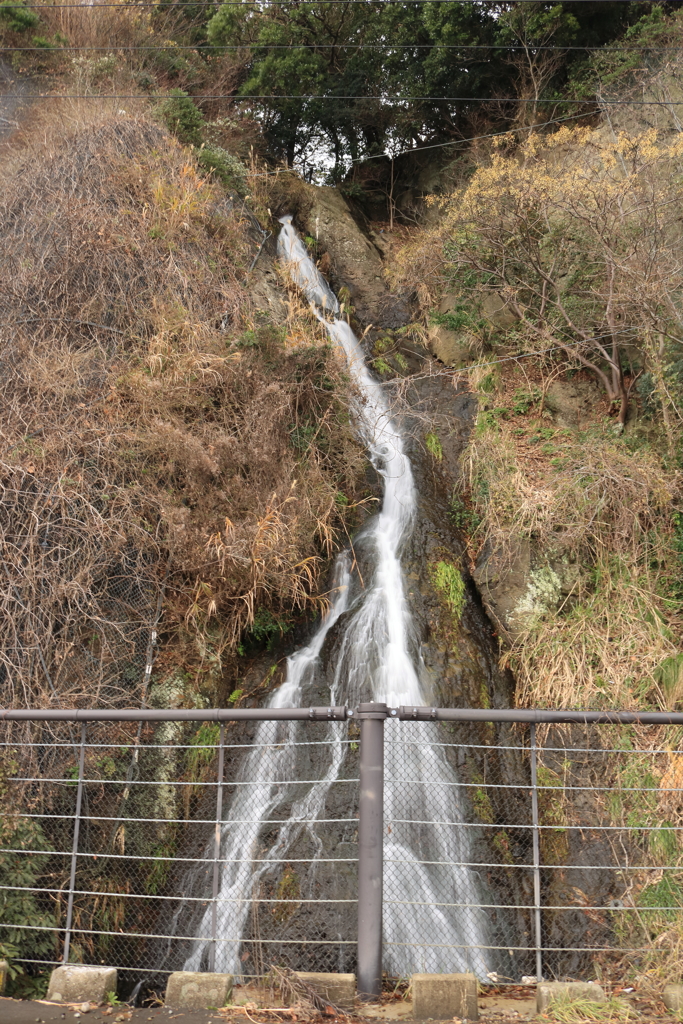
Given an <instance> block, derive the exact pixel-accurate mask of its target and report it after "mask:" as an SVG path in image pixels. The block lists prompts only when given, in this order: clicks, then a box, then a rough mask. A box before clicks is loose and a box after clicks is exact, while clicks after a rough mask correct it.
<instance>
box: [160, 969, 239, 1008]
mask: <svg viewBox="0 0 683 1024" xmlns="http://www.w3.org/2000/svg"><path fill="white" fill-rule="evenodd" d="M231 991H232V974H205V973H200V972H195V971H175V972H174V973H173V974H170V975H169V978H168V982H167V984H166V999H165V1002H166V1006H172V1007H173V1008H174V1009H177V1010H208V1009H209V1007H210V1006H216V1007H220V1006H225V1004H226V1003H227V1001H228V999H229V998H230V993H231Z"/></svg>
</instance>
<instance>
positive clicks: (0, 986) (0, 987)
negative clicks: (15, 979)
mask: <svg viewBox="0 0 683 1024" xmlns="http://www.w3.org/2000/svg"><path fill="white" fill-rule="evenodd" d="M8 972H9V967H8V964H7V961H6V960H0V996H1V995H3V994H4V991H5V988H6V987H7V975H8Z"/></svg>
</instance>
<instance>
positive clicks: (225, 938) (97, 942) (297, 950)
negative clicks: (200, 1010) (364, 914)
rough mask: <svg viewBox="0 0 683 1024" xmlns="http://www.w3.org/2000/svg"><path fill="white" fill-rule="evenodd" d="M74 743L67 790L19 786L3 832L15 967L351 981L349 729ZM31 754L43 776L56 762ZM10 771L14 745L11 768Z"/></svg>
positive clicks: (2, 888) (134, 736) (19, 777)
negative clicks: (335, 974)
mask: <svg viewBox="0 0 683 1024" xmlns="http://www.w3.org/2000/svg"><path fill="white" fill-rule="evenodd" d="M84 728H85V727H84ZM75 732H76V735H75V738H74V742H73V743H69V742H65V743H60V744H51V745H48V746H49V747H50V749H51V751H52V753H53V755H54V753H55V751H54V748H55V747H58V748H59V751H60V755H59V756H57V757H55V756H53V757H52V759H51V763H52V768H53V771H54V770H55V768H56V766H57V765H59V766H60V767H59V769H58V770H57V771H56V773H55V774H49V773H43V774H39V773H37V772H34V773H32V774H29V775H27V774H22V773H19V774H16V775H13V776H10V777H9V778H8V779H7V783H6V785H7V789H8V797H9V799H10V801H11V806H15V807H17V808H21V810H18V811H17V813H15V814H8V815H6V816H5V817H4V818H3V825H2V836H1V838H2V843H1V846H2V848H1V849H0V893H2V894H3V896H2V897H0V902H1V901H2V900H3V899H4V904H5V906H4V912H3V913H2V915H0V941H6V942H10V943H12V944H13V945H14V946H16V947H17V950H18V955H19V959H21V960H24V961H28V962H33V961H35V962H50V963H58V962H61V961H62V958H64V959H68V960H69V961H70V962H75V963H81V962H82V963H95V964H98V963H107V964H110V965H113V966H116V967H119V968H122V969H127V970H130V971H133V972H169V971H173V970H178V969H182V968H183V967H185V968H186V969H189V970H192V969H195V970H219V971H227V972H229V973H232V974H235V975H237V976H239V975H247V976H251V975H256V974H261V973H263V971H264V969H265V968H266V967H267V966H270V965H271V964H279V965H282V966H287V967H292V968H295V969H299V970H318V971H338V970H342V971H345V970H353V969H354V964H355V945H356V897H355V892H356V860H357V854H356V850H357V835H356V833H357V818H356V817H355V816H354V815H355V813H356V812H355V808H356V789H357V781H358V778H357V765H356V774H355V775H353V761H354V758H355V759H357V750H352V749H351V748H352V747H354V748H357V744H355V743H352V742H351V741H350V740H348V738H347V737H346V735H345V733H346V726H345V725H344V724H342V723H329V724H328V723H325V724H320V725H316V724H315V723H310V724H309V723H307V722H306V723H303V724H302V723H296V722H279V723H276V722H263V723H258V724H257V723H254V722H246V723H239V724H237V723H232V724H231V725H229V726H227V727H226V726H219V725H218V724H215V723H207V724H203V725H201V726H199V727H197V725H196V724H194V725H191V726H189V727H188V726H187V725H183V724H182V723H177V722H165V723H159V724H156V725H152V724H150V723H146V724H144V725H143V726H142V728H141V729H140V730H137V729H136V725H135V724H134V723H132V724H126V725H125V726H107V725H103V724H102V725H100V724H96V725H89V726H88V727H87V730H86V740H85V743H84V744H83V746H81V742H80V730H79V727H76V728H75ZM112 733H116V734H118V735H117V736H116V741H115V742H114V741H113V737H112ZM126 733H127V735H125V734H126ZM31 746H32V748H33V752H34V755H35V757H34V759H33V760H32V761H31V762H30V763H33V764H35V763H40V762H41V761H43V757H42V755H43V753H44V748H45V745H44V744H42V743H40V742H35V741H33V742H32V743H31ZM14 754H15V751H13V749H12V747H11V745H10V744H8V743H5V744H4V747H3V752H2V757H3V758H4V765H5V768H9V769H10V770H12V769H14V770H17V769H18V767H19V766H18V764H17V763H13V758H14ZM330 754H331V755H332V757H331V758H330ZM349 768H351V771H352V774H351V775H349ZM341 769H343V770H341ZM220 779H222V783H221V784H219V780H220ZM77 812H79V813H77ZM8 897H9V900H8ZM12 901H14V903H12ZM8 903H9V905H8ZM29 904H30V905H29ZM27 914H28V916H30V917H31V918H32V919H34V920H35V924H34V925H32V926H31V927H28V928H27V927H26V926H25V924H24V922H25V921H26V920H27Z"/></svg>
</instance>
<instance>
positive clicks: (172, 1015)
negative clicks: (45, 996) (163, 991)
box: [0, 997, 246, 1024]
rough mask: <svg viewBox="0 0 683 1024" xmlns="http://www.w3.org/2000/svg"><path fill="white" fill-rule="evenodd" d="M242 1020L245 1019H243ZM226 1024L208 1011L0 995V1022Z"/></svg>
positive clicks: (12, 1023) (37, 1023)
mask: <svg viewBox="0 0 683 1024" xmlns="http://www.w3.org/2000/svg"><path fill="white" fill-rule="evenodd" d="M244 1019H245V1020H246V1018H244ZM128 1021H130V1022H131V1024H149V1022H150V1021H152V1022H154V1024H166V1021H173V1024H218V1022H219V1021H222V1022H223V1024H226V1018H225V1016H223V1015H221V1014H219V1013H212V1012H211V1011H210V1010H196V1011H190V1010H168V1009H166V1008H165V1007H159V1008H157V1009H153V1010H149V1009H138V1010H128V1009H126V1008H125V1007H118V1008H117V1009H115V1010H113V1011H109V1012H107V1011H106V1010H101V1009H98V1010H91V1011H90V1012H89V1013H80V1011H79V1009H78V1008H77V1007H72V1006H59V1005H58V1004H55V1003H43V1002H33V1001H29V1000H25V999H4V998H1V997H0V1024H128Z"/></svg>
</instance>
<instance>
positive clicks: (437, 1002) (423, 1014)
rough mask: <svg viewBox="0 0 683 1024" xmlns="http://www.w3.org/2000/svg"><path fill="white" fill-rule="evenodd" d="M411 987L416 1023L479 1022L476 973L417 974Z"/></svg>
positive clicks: (413, 977) (414, 975)
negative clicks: (459, 1019)
mask: <svg viewBox="0 0 683 1024" xmlns="http://www.w3.org/2000/svg"><path fill="white" fill-rule="evenodd" d="M411 986H412V991H413V1017H414V1018H415V1020H428V1019H429V1018H431V1019H432V1020H452V1019H453V1017H460V1018H461V1019H463V1020H468V1021H470V1020H479V1007H478V1004H477V979H476V978H475V976H474V975H473V974H413V976H412V979H411Z"/></svg>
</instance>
